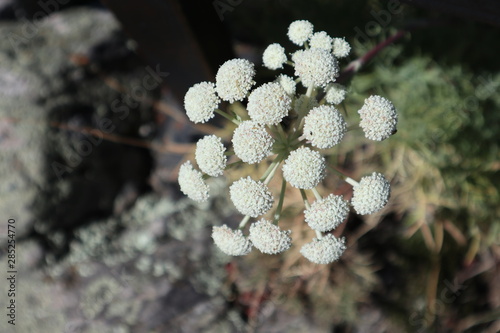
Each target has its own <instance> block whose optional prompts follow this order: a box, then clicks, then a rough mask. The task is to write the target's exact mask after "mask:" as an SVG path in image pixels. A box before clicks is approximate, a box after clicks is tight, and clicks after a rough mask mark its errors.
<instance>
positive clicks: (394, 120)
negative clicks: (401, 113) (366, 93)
mask: <svg viewBox="0 0 500 333" xmlns="http://www.w3.org/2000/svg"><path fill="white" fill-rule="evenodd" d="M358 113H359V115H360V116H361V121H360V123H359V126H360V127H361V128H362V129H363V132H365V136H366V138H368V139H370V140H375V141H382V140H385V139H387V138H388V137H390V136H391V135H392V134H394V133H395V132H396V126H397V124H398V114H397V112H396V108H395V107H394V105H393V104H392V103H391V102H390V101H389V100H388V99H386V98H384V97H381V96H377V95H374V96H370V97H368V98H367V99H365V104H364V105H363V106H362V107H361V109H360V110H359V111H358Z"/></svg>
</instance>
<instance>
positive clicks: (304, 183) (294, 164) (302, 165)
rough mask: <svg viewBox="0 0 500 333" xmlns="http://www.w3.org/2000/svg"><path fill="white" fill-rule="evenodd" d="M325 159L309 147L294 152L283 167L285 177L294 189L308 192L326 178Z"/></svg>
mask: <svg viewBox="0 0 500 333" xmlns="http://www.w3.org/2000/svg"><path fill="white" fill-rule="evenodd" d="M325 165H326V163H325V159H324V157H323V156H321V154H320V153H319V152H317V151H315V150H312V149H310V148H308V147H304V146H302V147H299V148H297V149H296V150H294V151H292V152H291V153H290V155H289V156H288V158H287V159H286V160H285V164H284V165H283V177H285V180H286V181H287V182H289V183H290V184H291V185H292V186H293V187H296V188H299V189H304V190H308V189H311V188H313V187H315V186H316V185H318V183H319V182H320V181H322V180H323V178H325V176H326V173H325Z"/></svg>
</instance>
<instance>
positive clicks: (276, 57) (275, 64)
mask: <svg viewBox="0 0 500 333" xmlns="http://www.w3.org/2000/svg"><path fill="white" fill-rule="evenodd" d="M286 61H287V58H286V54H285V48H284V47H283V46H281V45H280V44H278V43H274V44H271V45H269V46H268V47H267V48H266V49H265V51H264V53H263V55H262V62H263V64H264V66H266V67H267V68H269V69H278V68H283V64H284V63H285V62H286Z"/></svg>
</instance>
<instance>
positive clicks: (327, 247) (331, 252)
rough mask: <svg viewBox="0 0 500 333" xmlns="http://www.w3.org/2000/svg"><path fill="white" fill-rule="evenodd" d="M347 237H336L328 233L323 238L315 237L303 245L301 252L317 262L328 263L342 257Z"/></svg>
mask: <svg viewBox="0 0 500 333" xmlns="http://www.w3.org/2000/svg"><path fill="white" fill-rule="evenodd" d="M345 249H346V247H345V238H344V237H342V238H335V236H333V235H332V234H328V235H326V236H324V237H323V238H321V239H317V238H314V239H313V240H312V242H310V243H307V244H306V245H304V246H302V248H301V249H300V253H302V255H303V256H304V257H306V258H307V259H308V260H309V261H311V262H313V263H315V264H322V265H326V264H329V263H332V262H334V261H336V260H338V259H339V258H340V256H341V255H342V254H343V253H344V251H345Z"/></svg>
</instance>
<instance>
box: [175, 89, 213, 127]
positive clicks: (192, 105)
mask: <svg viewBox="0 0 500 333" xmlns="http://www.w3.org/2000/svg"><path fill="white" fill-rule="evenodd" d="M219 103H220V99H219V97H217V94H216V93H215V85H214V84H213V83H211V82H201V83H197V84H195V85H194V86H192V87H191V88H189V90H188V91H187V93H186V95H185V96H184V109H186V114H187V116H188V118H189V120H191V121H192V122H194V123H205V122H207V121H208V120H209V119H211V118H213V117H214V111H215V109H217V107H218V106H219Z"/></svg>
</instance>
